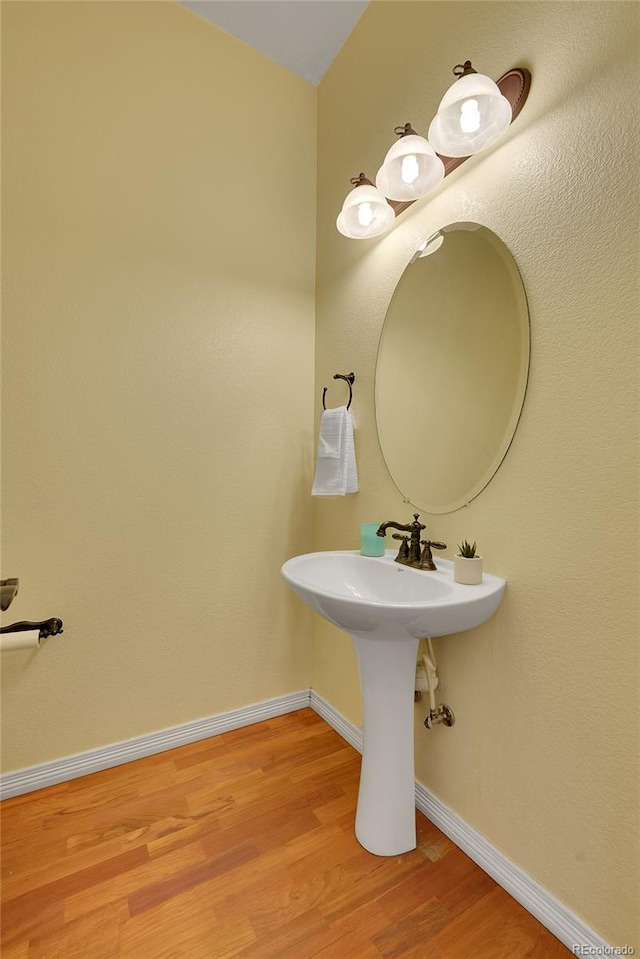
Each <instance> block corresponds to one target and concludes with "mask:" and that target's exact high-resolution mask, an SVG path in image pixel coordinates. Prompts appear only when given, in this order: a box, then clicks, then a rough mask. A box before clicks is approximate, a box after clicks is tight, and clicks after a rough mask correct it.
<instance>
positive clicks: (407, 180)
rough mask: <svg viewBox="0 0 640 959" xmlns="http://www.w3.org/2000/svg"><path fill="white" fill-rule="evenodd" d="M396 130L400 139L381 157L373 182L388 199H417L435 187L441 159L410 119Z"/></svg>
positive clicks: (438, 179) (439, 176)
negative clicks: (380, 164) (417, 131)
mask: <svg viewBox="0 0 640 959" xmlns="http://www.w3.org/2000/svg"><path fill="white" fill-rule="evenodd" d="M395 133H396V134H397V135H398V136H399V137H400V139H399V140H398V141H397V142H396V143H394V144H393V146H392V147H391V149H390V150H389V152H388V153H387V155H386V157H385V158H384V163H383V164H382V166H381V167H380V169H379V170H378V175H377V176H376V186H377V187H378V189H379V190H380V191H381V192H382V193H384V195H385V196H388V197H389V198H390V199H391V200H417V199H419V198H420V197H421V196H426V195H427V193H431V191H432V190H435V188H436V187H437V186H438V184H439V183H440V182H441V180H442V179H443V178H444V163H443V162H442V160H441V159H440V157H439V156H438V155H437V153H436V151H435V150H434V149H433V147H432V146H431V144H430V143H429V142H428V140H425V138H424V137H421V136H419V135H418V134H417V133H416V131H415V130H414V129H412V127H411V124H410V123H405V125H404V126H403V127H396V128H395Z"/></svg>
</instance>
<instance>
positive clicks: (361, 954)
mask: <svg viewBox="0 0 640 959" xmlns="http://www.w3.org/2000/svg"><path fill="white" fill-rule="evenodd" d="M359 773H360V756H359V755H358V753H357V752H356V751H355V750H353V749H352V748H351V747H350V746H348V745H346V744H345V742H344V740H342V739H341V738H340V736H338V735H337V734H336V733H335V732H334V730H332V729H330V728H329V727H328V726H327V724H326V723H325V722H324V721H323V720H322V719H321V718H320V717H319V716H317V715H316V714H315V713H314V712H313V711H312V710H310V709H304V710H300V711H298V712H296V713H289V714H286V715H285V716H278V717H274V718H273V719H269V720H266V721H265V722H263V723H258V724H255V725H253V726H246V727H243V728H242V729H238V730H233V731H230V732H228V733H223V734H222V735H219V736H216V737H214V738H212V739H209V740H202V741H200V742H197V743H191V744H189V745H187V746H182V747H177V748H174V749H171V750H167V751H166V752H165V753H162V754H159V755H156V756H149V757H146V758H144V759H142V760H139V761H136V762H132V763H127V764H126V765H122V766H118V767H115V768H114V769H110V770H102V771H100V772H98V773H93V774H91V775H89V776H85V777H83V778H81V779H77V780H74V781H73V782H70V783H65V784H60V785H57V786H53V787H51V788H50V789H43V790H39V791H38V792H35V793H33V794H32V795H31V796H26V797H24V796H22V797H16V798H15V799H10V800H7V801H6V802H5V803H3V804H2V814H3V831H2V854H3V859H2V861H3V871H4V876H3V887H2V897H3V912H2V948H3V952H2V956H3V959H5V957H6V959H42V957H43V956H50V957H55V959H151V957H153V959H227V957H228V959H233V957H239V959H426V957H428V959H471V957H473V959H563V957H566V956H569V955H570V953H569V951H568V950H566V949H565V948H564V947H563V946H562V945H561V944H560V943H559V942H558V941H557V940H556V939H554V937H553V936H551V934H550V933H548V932H547V931H546V930H545V929H544V928H543V927H542V926H541V925H540V923H538V922H537V921H536V920H535V919H534V918H533V917H532V916H530V915H529V914H528V913H527V912H526V911H525V910H524V909H522V908H521V907H520V906H519V905H518V904H517V903H516V902H515V901H514V900H513V899H512V898H511V897H510V896H508V895H507V893H506V892H504V890H502V889H501V888H500V887H499V886H497V885H496V883H495V882H494V881H493V880H492V879H491V878H490V877H489V876H487V875H486V874H485V873H483V872H482V870H480V869H479V868H478V867H477V866H476V865H475V864H474V863H473V862H472V861H471V860H470V859H469V858H468V857H467V856H466V855H465V854H464V853H462V852H461V851H460V850H459V849H457V848H456V846H455V845H454V844H453V843H452V842H451V841H450V840H449V839H447V838H446V837H445V836H444V835H443V834H442V833H441V832H440V831H439V830H438V829H437V828H436V827H435V826H434V825H433V824H432V823H430V822H429V821H428V820H426V819H425V818H424V817H423V816H421V815H420V814H417V819H416V822H417V834H418V847H417V849H415V850H413V851H412V852H409V853H406V854H404V855H403V856H391V857H378V856H373V855H371V854H370V853H368V852H367V851H366V850H365V849H363V848H362V846H360V845H359V843H358V842H357V840H356V838H355V836H354V832H353V824H354V817H355V808H356V801H357V793H358V780H359Z"/></svg>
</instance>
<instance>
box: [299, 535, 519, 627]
mask: <svg viewBox="0 0 640 959" xmlns="http://www.w3.org/2000/svg"><path fill="white" fill-rule="evenodd" d="M395 555H396V550H388V551H387V552H386V554H385V555H384V556H380V557H370V556H361V555H360V553H359V552H357V551H356V550H353V551H351V550H336V551H335V552H323V553H306V554H304V555H303V556H294V558H293V559H290V560H288V561H287V562H286V563H285V564H284V566H283V567H282V575H283V576H284V578H285V579H286V581H287V582H288V583H289V585H290V586H292V587H293V589H295V591H296V593H297V594H298V595H299V596H300V597H301V598H302V599H303V600H304V601H305V603H307V604H308V605H309V606H311V608H312V609H314V610H315V611H316V612H317V613H320V615H321V616H324V617H325V619H328V620H329V622H331V623H333V624H334V625H335V626H338V627H340V629H344V630H346V632H348V633H352V634H353V633H368V632H371V631H372V630H380V629H381V628H384V627H388V626H391V627H400V628H401V629H403V630H405V631H406V632H407V633H409V634H410V635H411V636H414V637H416V638H421V637H423V636H445V635H446V634H448V633H461V632H463V631H464V630H466V629H473V628H474V627H475V626H480V625H481V624H482V623H484V622H486V620H487V619H489V617H490V616H492V615H493V614H494V613H495V611H496V609H497V608H498V606H499V605H500V601H501V599H502V594H503V593H504V589H505V581H504V580H503V579H499V578H498V577H497V576H490V575H489V574H487V573H485V575H484V579H483V582H482V583H481V584H480V585H479V586H461V585H460V584H459V583H455V582H454V581H453V563H452V562H451V561H449V560H446V559H440V558H438V559H437V561H436V565H437V567H438V569H437V571H435V572H428V571H426V570H420V569H412V568H411V567H409V566H401V565H399V564H398V563H395V562H394V557H395Z"/></svg>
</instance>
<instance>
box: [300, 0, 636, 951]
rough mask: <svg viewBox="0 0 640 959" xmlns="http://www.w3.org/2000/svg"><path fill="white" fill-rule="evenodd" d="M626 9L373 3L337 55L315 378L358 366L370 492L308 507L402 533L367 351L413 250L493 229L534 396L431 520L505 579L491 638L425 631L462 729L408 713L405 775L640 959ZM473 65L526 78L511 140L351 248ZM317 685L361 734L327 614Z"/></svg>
mask: <svg viewBox="0 0 640 959" xmlns="http://www.w3.org/2000/svg"><path fill="white" fill-rule="evenodd" d="M637 15H638V7H637V5H635V4H626V3H615V4H610V3H579V4H574V3H528V2H518V3H483V2H469V3H456V2H447V3H404V2H393V3H385V2H376V3H372V4H371V5H370V6H369V7H368V9H367V11H366V12H365V14H364V16H363V18H362V20H361V21H360V23H359V24H358V27H357V28H356V30H355V31H354V33H353V35H352V36H351V38H350V39H349V40H348V42H347V44H346V46H345V47H344V48H343V50H342V51H341V53H340V54H339V56H338V58H337V59H336V61H334V63H333V65H332V67H331V69H330V71H329V74H328V75H327V76H326V77H325V79H324V81H323V82H322V84H321V85H320V89H319V104H318V110H319V126H318V132H319V206H318V219H319V232H318V244H319V245H318V281H317V304H318V306H317V310H318V313H317V332H316V374H317V382H318V383H319V384H323V383H327V382H329V378H330V376H331V374H332V373H333V372H334V371H336V370H340V371H347V370H354V371H355V373H356V377H357V380H356V384H355V399H354V412H355V416H356V420H357V423H358V430H357V433H356V443H357V454H358V468H359V473H360V488H361V491H360V493H359V494H358V495H357V496H352V497H347V498H346V499H345V500H344V501H343V502H340V501H326V502H318V504H317V507H316V516H317V524H316V532H317V537H316V548H318V549H322V548H329V547H331V548H334V549H335V548H353V547H356V546H357V544H358V525H359V523H360V522H362V521H368V520H385V519H392V518H394V519H399V520H404V519H407V518H409V514H410V512H411V510H410V508H409V507H408V506H407V505H406V504H404V503H403V502H402V498H401V496H400V495H399V494H398V493H397V491H396V490H395V488H394V486H393V484H392V482H391V480H390V479H389V477H388V475H387V473H386V470H385V467H384V463H383V460H382V456H381V453H380V449H379V447H378V442H377V439H376V430H375V420H374V410H373V381H374V370H375V360H376V348H377V343H378V337H379V334H380V330H381V327H382V323H383V320H384V316H385V311H386V308H387V305H388V303H389V300H390V298H391V295H392V292H393V289H394V286H395V284H396V282H397V280H398V278H399V276H400V275H401V273H402V270H403V269H404V266H405V264H406V263H407V262H408V260H409V258H410V256H411V254H412V253H413V251H414V250H415V248H416V246H417V244H418V241H419V240H421V239H422V238H424V237H426V236H429V235H430V234H432V233H433V232H434V231H435V230H436V229H438V228H439V227H441V226H443V225H445V224H447V223H449V222H455V221H458V220H475V221H476V222H479V223H483V224H485V225H486V226H488V227H489V228H490V229H492V230H493V231H494V232H495V233H496V234H497V235H498V236H500V237H501V238H502V239H503V240H504V241H505V242H506V243H507V245H508V246H509V248H510V249H511V251H512V253H513V255H514V257H515V259H516V262H517V263H518V266H519V268H520V270H521V272H522V276H523V279H524V283H525V287H526V290H527V296H528V300H529V307H530V315H531V335H532V360H531V374H530V380H529V388H528V394H527V397H526V401H525V406H524V411H523V416H522V420H521V423H520V427H519V429H518V432H517V434H516V437H515V441H514V443H513V445H512V447H511V450H510V452H509V454H508V456H507V458H506V460H505V462H504V464H503V465H502V466H501V468H500V470H499V471H498V473H497V475H496V476H495V478H494V479H493V481H492V482H491V483H490V485H489V486H488V487H487V489H486V490H485V491H484V492H483V493H482V494H481V495H480V496H479V497H478V499H476V500H475V501H474V502H473V503H472V504H471V507H470V508H469V509H467V510H462V511H460V512H457V513H454V514H451V515H448V516H433V517H429V516H427V517H426V522H427V524H428V529H429V531H430V533H431V534H432V536H433V538H435V539H442V540H444V541H445V542H447V543H449V544H450V546H454V544H455V543H456V542H460V540H461V538H462V537H466V538H468V539H471V540H473V539H477V540H478V543H479V545H480V547H481V551H482V553H483V554H484V556H485V563H486V568H487V569H488V570H489V571H492V572H495V573H497V574H499V575H502V576H504V577H506V579H507V580H508V583H509V585H508V588H507V593H506V598H505V601H504V603H503V605H502V607H501V609H500V610H499V612H498V614H497V615H496V616H495V617H494V618H493V619H492V620H491V621H490V622H489V623H487V624H486V625H485V626H484V627H482V628H481V629H478V630H475V631H473V632H471V633H468V634H462V635H459V636H456V637H452V638H444V639H441V640H439V641H438V642H437V653H438V657H439V662H440V666H441V677H442V678H441V689H440V691H439V692H440V695H441V697H442V699H443V700H445V701H447V702H448V703H450V704H451V706H452V707H453V708H454V710H455V712H456V716H457V720H458V722H457V725H456V726H455V727H454V728H453V729H451V730H447V729H436V730H434V731H431V732H428V733H427V732H426V731H425V730H424V729H423V728H422V723H421V720H422V718H423V716H424V711H425V710H424V704H422V705H420V706H417V707H416V762H417V773H418V776H419V778H420V779H421V780H422V781H423V782H424V783H425V784H426V785H427V786H428V787H429V788H431V789H432V790H434V792H436V793H437V794H438V795H439V796H441V797H442V798H443V799H444V801H445V802H447V803H448V804H449V805H450V806H451V807H452V808H453V809H455V810H456V811H457V812H458V813H459V814H460V815H462V816H463V817H464V818H465V819H466V820H467V821H468V822H469V823H471V825H472V826H474V827H475V828H476V829H478V830H479V831H480V832H481V833H482V834H483V835H485V836H486V837H488V839H490V840H491V841H492V842H493V843H494V844H495V845H496V846H498V848H500V849H501V850H502V851H503V852H504V853H505V854H506V855H507V856H508V857H509V858H511V859H512V860H513V861H514V862H516V863H517V864H518V865H520V866H521V867H522V868H523V869H525V870H526V871H527V872H528V873H529V874H530V875H532V876H533V877H534V878H535V879H536V880H538V881H539V882H540V883H542V885H543V886H545V887H546V888H547V889H548V890H550V892H551V893H552V894H554V895H555V896H557V897H558V898H559V899H560V900H561V901H562V902H564V903H565V904H566V905H567V906H568V907H569V908H570V909H572V910H573V911H574V912H576V913H577V914H578V915H579V916H581V917H582V919H583V920H584V921H586V922H587V924H588V925H590V926H591V927H593V928H595V929H596V930H597V931H598V932H599V933H600V934H601V935H603V936H604V937H605V938H606V939H607V940H608V941H610V942H612V943H621V944H622V943H633V944H634V945H635V946H636V948H640V940H639V937H638V929H637V903H638V901H639V896H638V874H637V869H638V863H637V824H638V820H637V812H638V810H637V803H638V775H637V754H638V713H637V709H638V671H637V657H638V621H637V607H638V576H637V567H636V566H635V563H636V558H637V551H638V550H637V547H638V541H637V525H636V522H637V491H638V486H637V460H636V458H635V452H636V450H637V422H638V421H637V299H636V292H637V291H636V290H635V289H634V287H635V282H636V280H637V267H638V260H637V253H638V249H637V222H638V221H637V203H636V199H635V198H636V197H637V189H636V182H637V156H638V139H637V129H638V127H637V118H636V112H635V110H634V109H630V107H629V103H635V102H636V100H635V98H637V85H636V86H635V94H634V92H633V89H634V84H636V81H637V67H636V64H637V54H638V34H637ZM465 57H472V59H473V62H474V65H475V66H476V67H477V68H478V69H481V70H482V71H484V72H486V73H488V74H489V75H491V76H494V77H498V76H499V75H500V74H501V73H503V72H504V71H505V70H506V69H508V68H509V67H511V66H515V65H522V66H527V67H529V68H530V69H531V71H532V74H533V85H532V90H531V95H530V98H529V101H528V103H527V105H526V107H525V109H524V111H523V113H522V115H521V116H520V118H519V119H518V120H517V121H516V123H515V124H514V127H513V128H512V129H511V131H510V133H509V135H508V138H507V139H506V141H505V142H504V143H503V144H502V145H500V146H498V147H497V148H495V149H493V150H490V151H489V152H488V153H487V154H483V155H481V156H478V157H476V158H473V159H471V160H469V161H468V162H467V163H466V164H464V165H463V166H462V167H461V168H460V169H459V170H457V171H455V172H454V173H453V174H452V175H451V176H450V177H448V178H447V179H446V180H445V182H444V184H443V185H442V186H441V187H440V189H439V191H438V192H437V194H436V195H435V196H433V197H432V198H430V199H428V200H423V201H420V202H418V203H417V204H415V206H414V207H412V208H411V210H410V211H409V212H408V213H406V214H405V215H404V216H403V217H402V219H401V221H400V222H399V223H398V224H397V226H396V227H395V229H394V230H393V231H392V232H391V233H390V234H388V235H387V236H386V237H382V238H379V239H378V240H372V241H364V242H356V241H352V240H347V239H345V238H344V237H342V236H340V235H339V234H338V232H337V231H336V229H335V225H334V224H335V216H336V214H337V212H338V210H339V209H340V205H341V203H342V200H343V199H344V196H345V194H346V192H347V191H348V189H349V182H348V180H349V177H351V176H354V175H357V174H358V173H359V172H360V171H361V170H363V171H365V172H366V173H367V174H368V175H369V176H370V177H373V176H374V175H375V172H376V170H377V167H378V166H379V164H380V162H381V161H382V158H383V156H384V153H385V151H386V149H387V148H388V146H389V145H390V143H391V141H392V140H393V132H392V131H393V127H394V126H395V125H397V124H401V123H405V122H406V121H407V120H410V121H412V123H413V124H414V126H415V127H416V129H418V131H422V132H426V130H427V127H428V123H429V120H430V118H431V117H432V116H433V114H434V113H435V111H436V109H437V106H438V102H439V99H440V97H441V96H442V94H443V92H444V90H445V89H446V87H447V85H448V83H449V81H450V76H451V74H450V71H451V68H452V66H453V65H454V64H455V63H459V62H460V60H461V59H464V58H465ZM629 87H631V92H630V94H629V96H630V99H629V100H626V99H623V98H622V96H621V90H622V89H629ZM427 375H428V369H425V376H427ZM317 392H318V391H316V393H317ZM316 399H317V397H316ZM445 399H446V398H443V400H445ZM317 412H318V411H317V410H316V414H317ZM450 554H451V549H450V550H449V555H450ZM313 685H314V687H315V688H316V689H317V690H318V692H319V693H321V694H322V695H323V696H326V697H327V698H328V699H329V700H330V701H331V702H332V703H333V704H334V705H335V706H336V707H337V708H339V709H340V710H342V711H343V712H344V713H345V714H346V715H347V716H348V717H349V718H350V719H351V720H352V721H355V722H357V721H359V720H360V708H361V707H360V696H359V691H358V677H357V671H356V664H355V658H354V655H353V653H352V650H351V646H350V642H349V640H348V638H347V637H346V636H344V635H342V634H341V633H339V632H338V631H336V630H334V629H333V628H331V627H330V626H329V625H328V624H327V625H324V624H321V623H320V622H318V624H317V636H316V641H315V643H314V672H313Z"/></svg>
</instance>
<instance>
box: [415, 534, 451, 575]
mask: <svg viewBox="0 0 640 959" xmlns="http://www.w3.org/2000/svg"><path fill="white" fill-rule="evenodd" d="M420 545H421V546H424V549H423V550H422V553H421V555H420V569H429V570H435V569H437V568H438V567H437V566H436V564H435V563H434V562H433V556H432V555H431V550H432V549H446V548H447V544H446V543H438V542H433V541H432V540H430V539H423V540H421V541H420Z"/></svg>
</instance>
